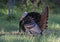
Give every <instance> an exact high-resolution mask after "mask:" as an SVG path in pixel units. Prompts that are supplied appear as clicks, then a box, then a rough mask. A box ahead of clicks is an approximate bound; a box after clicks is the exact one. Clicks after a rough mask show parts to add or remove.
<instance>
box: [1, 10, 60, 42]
mask: <svg viewBox="0 0 60 42" xmlns="http://www.w3.org/2000/svg"><path fill="white" fill-rule="evenodd" d="M23 12H24V11H21V10H20V9H15V10H14V18H12V17H11V18H9V17H8V9H0V32H12V31H18V27H19V20H20V17H21V16H22V13H23ZM0 42H60V14H59V13H56V14H55V13H49V18H48V28H47V31H46V32H45V33H44V34H43V35H42V36H41V35H37V36H34V37H32V36H28V35H7V34H6V35H2V36H0Z"/></svg>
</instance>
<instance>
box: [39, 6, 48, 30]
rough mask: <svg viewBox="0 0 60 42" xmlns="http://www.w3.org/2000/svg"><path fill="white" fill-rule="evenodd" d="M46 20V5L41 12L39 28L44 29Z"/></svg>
mask: <svg viewBox="0 0 60 42" xmlns="http://www.w3.org/2000/svg"><path fill="white" fill-rule="evenodd" d="M47 20H48V6H46V7H45V9H44V11H43V12H42V13H41V20H40V24H39V26H40V28H41V30H42V31H44V30H45V29H46V28H47V23H48V22H47Z"/></svg>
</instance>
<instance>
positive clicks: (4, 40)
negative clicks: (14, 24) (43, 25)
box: [0, 33, 60, 42]
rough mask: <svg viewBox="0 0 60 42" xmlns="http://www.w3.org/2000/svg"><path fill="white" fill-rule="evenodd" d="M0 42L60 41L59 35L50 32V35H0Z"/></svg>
mask: <svg viewBox="0 0 60 42" xmlns="http://www.w3.org/2000/svg"><path fill="white" fill-rule="evenodd" d="M0 42H60V37H58V36H57V35H55V34H54V33H51V34H50V35H45V34H44V35H42V36H40V35H38V36H34V37H32V36H28V35H5V36H1V37H0Z"/></svg>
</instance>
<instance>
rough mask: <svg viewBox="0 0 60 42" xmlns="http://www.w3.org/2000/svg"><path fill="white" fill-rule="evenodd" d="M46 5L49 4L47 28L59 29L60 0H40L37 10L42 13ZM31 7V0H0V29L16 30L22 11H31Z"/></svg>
mask: <svg viewBox="0 0 60 42" xmlns="http://www.w3.org/2000/svg"><path fill="white" fill-rule="evenodd" d="M46 5H48V6H49V17H48V28H47V29H51V30H60V0H42V4H41V5H39V7H38V8H37V12H39V13H42V11H43V9H44V8H45V6H46ZM33 9H35V8H34V3H33V1H32V0H0V31H4V32H7V31H8V32H11V31H18V28H19V21H20V18H21V16H22V14H23V12H25V11H27V12H32V11H33Z"/></svg>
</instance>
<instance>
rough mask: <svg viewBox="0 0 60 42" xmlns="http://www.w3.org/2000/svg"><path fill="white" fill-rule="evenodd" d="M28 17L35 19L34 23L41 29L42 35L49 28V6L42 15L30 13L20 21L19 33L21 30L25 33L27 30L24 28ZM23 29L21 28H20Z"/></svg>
mask: <svg viewBox="0 0 60 42" xmlns="http://www.w3.org/2000/svg"><path fill="white" fill-rule="evenodd" d="M28 17H31V18H34V21H35V22H36V23H37V25H38V26H39V28H40V29H41V34H42V32H43V31H44V30H46V28H47V20H48V6H46V7H45V9H44V11H43V12H42V13H41V14H40V13H38V12H29V13H27V14H26V16H25V17H23V18H22V19H21V20H20V23H19V32H20V31H21V29H22V30H23V31H24V32H25V31H26V29H25V27H24V22H25V20H27V18H28ZM20 27H21V28H20Z"/></svg>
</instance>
